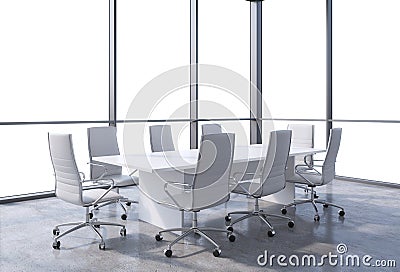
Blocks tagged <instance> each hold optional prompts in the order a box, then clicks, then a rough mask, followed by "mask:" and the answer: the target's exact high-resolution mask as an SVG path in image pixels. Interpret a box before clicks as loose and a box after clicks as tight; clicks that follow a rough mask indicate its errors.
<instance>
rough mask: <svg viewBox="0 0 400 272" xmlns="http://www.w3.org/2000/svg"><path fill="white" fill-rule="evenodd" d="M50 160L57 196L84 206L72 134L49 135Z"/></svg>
mask: <svg viewBox="0 0 400 272" xmlns="http://www.w3.org/2000/svg"><path fill="white" fill-rule="evenodd" d="M48 142H49V150H50V158H51V162H52V164H53V169H54V175H55V180H56V187H55V191H56V196H57V197H58V198H60V199H62V200H64V201H67V202H69V203H72V204H76V205H82V203H83V201H82V181H81V177H80V175H79V170H78V167H77V166H76V161H75V155H74V149H73V146H72V136H71V134H52V133H49V134H48Z"/></svg>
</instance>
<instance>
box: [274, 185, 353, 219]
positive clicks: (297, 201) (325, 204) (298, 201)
mask: <svg viewBox="0 0 400 272" xmlns="http://www.w3.org/2000/svg"><path fill="white" fill-rule="evenodd" d="M310 190H311V193H310V196H311V198H306V199H295V200H294V201H293V202H292V203H290V204H288V205H284V206H283V208H282V209H281V212H282V214H286V213H287V210H286V208H288V207H291V206H297V205H300V204H304V203H311V204H312V206H313V207H314V210H315V214H314V221H319V220H320V216H319V213H318V208H317V203H318V204H322V205H323V207H324V208H328V207H329V206H333V207H336V208H338V209H340V210H339V216H341V217H343V216H344V215H345V211H344V208H343V207H342V206H339V205H336V204H334V203H330V202H327V201H325V200H322V199H315V191H314V187H311V189H310Z"/></svg>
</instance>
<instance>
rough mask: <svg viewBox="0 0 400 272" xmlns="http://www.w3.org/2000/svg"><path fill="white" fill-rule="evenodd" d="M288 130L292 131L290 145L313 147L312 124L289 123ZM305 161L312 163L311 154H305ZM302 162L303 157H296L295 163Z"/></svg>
mask: <svg viewBox="0 0 400 272" xmlns="http://www.w3.org/2000/svg"><path fill="white" fill-rule="evenodd" d="M287 129H288V130H291V131H292V142H291V147H306V148H307V147H310V148H312V147H314V125H307V124H289V125H288V126H287ZM306 162H307V163H308V164H310V165H312V164H313V163H314V162H313V156H307V157H306ZM300 163H304V162H303V158H300V159H299V158H297V160H296V164H300Z"/></svg>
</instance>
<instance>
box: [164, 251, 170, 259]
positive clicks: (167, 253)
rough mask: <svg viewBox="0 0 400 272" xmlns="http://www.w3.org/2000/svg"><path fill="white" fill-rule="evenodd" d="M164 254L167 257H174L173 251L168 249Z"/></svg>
mask: <svg viewBox="0 0 400 272" xmlns="http://www.w3.org/2000/svg"><path fill="white" fill-rule="evenodd" d="M164 254H165V256H167V257H168V258H170V257H171V256H172V250H171V249H166V250H164Z"/></svg>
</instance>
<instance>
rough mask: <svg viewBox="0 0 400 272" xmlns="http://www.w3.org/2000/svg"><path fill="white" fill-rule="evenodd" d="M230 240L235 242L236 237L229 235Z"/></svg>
mask: <svg viewBox="0 0 400 272" xmlns="http://www.w3.org/2000/svg"><path fill="white" fill-rule="evenodd" d="M228 239H229V242H235V240H236V236H235V235H233V234H228Z"/></svg>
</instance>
